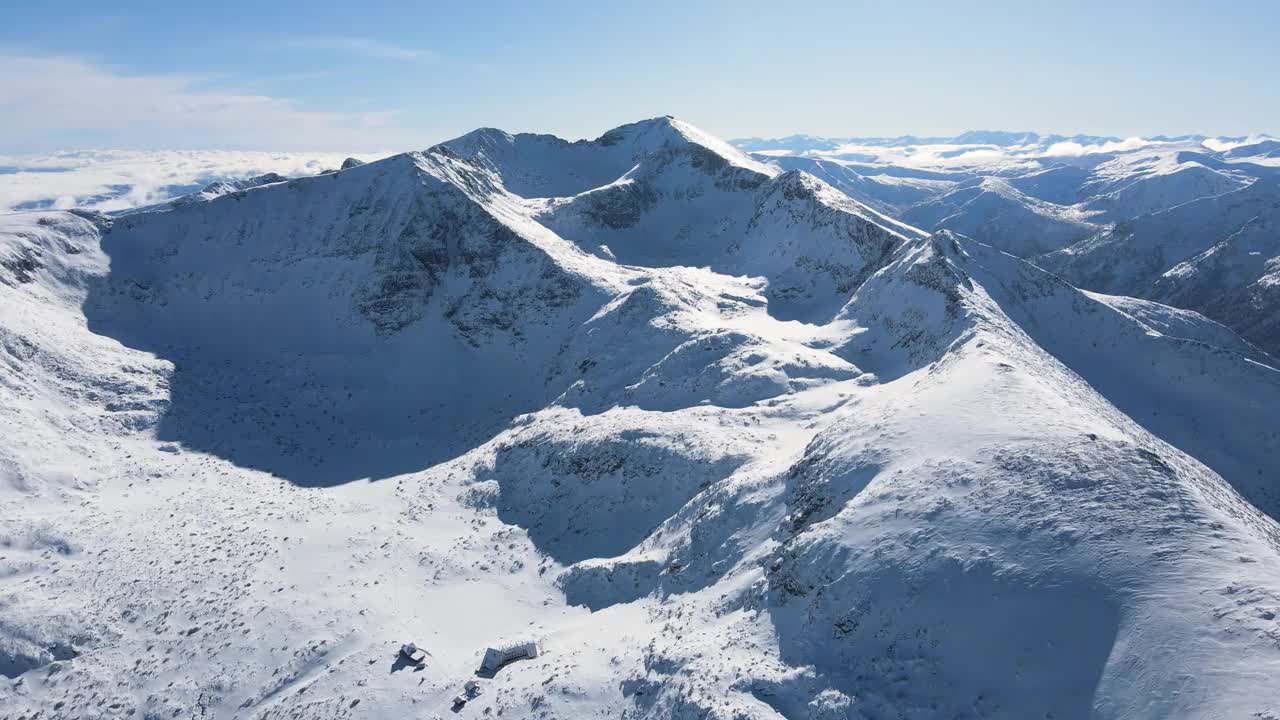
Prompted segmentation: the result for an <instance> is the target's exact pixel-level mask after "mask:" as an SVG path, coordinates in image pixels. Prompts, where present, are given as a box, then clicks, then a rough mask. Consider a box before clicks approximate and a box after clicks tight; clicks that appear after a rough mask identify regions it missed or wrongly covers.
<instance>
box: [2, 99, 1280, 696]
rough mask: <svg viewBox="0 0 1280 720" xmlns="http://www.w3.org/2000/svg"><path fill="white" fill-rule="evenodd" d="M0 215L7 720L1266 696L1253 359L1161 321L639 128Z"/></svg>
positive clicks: (1224, 339)
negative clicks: (409, 659) (165, 207)
mask: <svg viewBox="0 0 1280 720" xmlns="http://www.w3.org/2000/svg"><path fill="white" fill-rule="evenodd" d="M615 172H616V173H617V174H614V173H615ZM596 183H599V184H596ZM559 193H563V194H559ZM0 217H3V224H2V225H0V258H3V260H4V263H3V265H0V268H3V272H4V273H5V274H4V275H3V276H0V279H3V280H4V282H3V284H0V294H2V296H0V332H2V333H3V335H0V337H2V338H3V341H4V342H3V351H4V356H3V357H4V363H3V365H0V371H2V372H3V375H0V379H3V383H4V385H3V387H4V388H5V389H6V391H7V392H8V391H12V394H13V395H14V396H15V401H14V402H6V403H4V404H3V405H0V422H2V423H3V428H4V429H5V430H6V433H5V435H4V437H5V438H6V439H5V440H4V441H3V443H0V452H2V453H3V456H0V459H2V460H3V464H2V465H0V469H2V470H3V472H4V473H5V474H4V475H3V476H0V478H3V480H4V483H3V484H0V503H3V505H2V506H0V538H3V542H2V543H0V607H3V609H4V613H3V615H2V617H0V670H2V671H3V675H4V676H5V677H4V678H0V707H3V708H4V709H5V710H6V712H11V713H12V714H14V716H15V717H24V716H25V717H33V716H36V714H37V712H43V713H44V714H45V715H46V716H47V715H54V716H56V715H58V714H63V715H67V716H72V715H77V714H78V715H81V716H84V715H89V714H92V715H95V716H102V717H128V716H136V717H183V716H191V715H194V716H200V715H201V714H204V715H207V716H215V717H240V718H284V717H294V718H330V717H331V718H354V717H388V716H414V717H418V716H422V717H451V716H453V714H452V713H457V716H459V717H486V716H489V717H494V716H503V717H547V718H550V717H573V718H576V717H632V718H655V719H656V718H669V717H687V718H694V717H697V718H726V719H727V718H783V717H786V718H833V717H855V718H859V717H861V718H872V717H903V718H907V717H934V716H951V717H956V716H969V717H1007V718H1026V717H1048V716H1053V717H1059V718H1070V717H1090V716H1099V717H1152V718H1155V717H1224V718H1225V717H1240V716H1245V717H1248V716H1250V715H1257V716H1259V717H1266V716H1267V714H1277V713H1280V697H1277V694H1276V692H1275V690H1274V689H1273V688H1272V687H1271V683H1269V682H1268V678H1270V677H1271V676H1273V675H1275V674H1276V672H1278V671H1280V647H1278V646H1277V644H1276V640H1275V638H1276V634H1277V633H1278V632H1280V624H1278V623H1277V620H1276V613H1277V611H1278V610H1280V528H1278V527H1277V525H1276V523H1275V521H1274V520H1273V519H1272V518H1271V517H1268V516H1267V515H1266V514H1265V513H1268V512H1269V513H1271V514H1272V515H1273V516H1274V515H1275V514H1276V512H1277V508H1278V506H1280V502H1278V499H1277V496H1276V493H1275V488H1276V487H1277V486H1276V477H1275V474H1274V473H1275V468H1276V467H1277V466H1280V463H1278V462H1277V460H1278V458H1277V457H1276V453H1277V452H1280V451H1278V450H1277V448H1280V442H1277V440H1278V438H1277V437H1276V434H1275V433H1276V430H1275V428H1276V427H1277V423H1275V422H1274V421H1275V419H1276V416H1275V410H1274V408H1275V407H1277V406H1278V405H1277V402H1278V401H1280V380H1278V379H1277V376H1278V375H1280V373H1277V372H1276V371H1275V370H1274V369H1272V368H1271V367H1269V366H1268V365H1267V364H1265V363H1264V362H1261V361H1260V360H1262V359H1265V358H1260V357H1259V356H1257V355H1256V354H1254V353H1253V352H1252V349H1251V348H1250V347H1249V346H1247V345H1246V344H1244V343H1242V342H1241V341H1239V339H1238V338H1236V337H1235V336H1234V335H1232V334H1231V333H1230V332H1229V331H1227V330H1226V329H1225V328H1222V327H1221V326H1217V325H1214V324H1213V323H1210V322H1209V321H1206V320H1204V319H1203V318H1200V317H1199V316H1196V315H1194V314H1193V313H1187V312H1179V311H1174V310H1172V309H1170V308H1166V307H1164V306H1161V305H1158V304H1155V303H1151V302H1144V301H1134V300H1130V299H1125V298H1113V297H1105V296H1097V295H1089V294H1086V293H1083V292H1081V291H1078V290H1076V289H1074V288H1072V287H1071V286H1069V285H1067V284H1065V283H1063V282H1062V281H1060V280H1058V279H1057V278H1055V277H1054V276H1052V275H1049V274H1047V273H1045V272H1043V271H1041V270H1039V269H1037V268H1036V267H1034V266H1032V265H1029V264H1027V263H1025V262H1023V261H1021V260H1018V259H1016V258H1014V257H1012V256H1009V255H1006V254H1003V253H1001V252H999V251H997V250H995V249H993V248H991V247H989V246H986V245H983V244H981V243H977V242H974V241H972V240H969V239H967V238H963V237H960V236H957V235H953V234H950V233H939V234H937V235H934V236H932V237H925V236H924V235H923V234H922V233H920V232H919V231H917V230H915V229H914V228H911V227H909V226H904V225H900V224H896V223H894V222H893V221H890V220H888V219H887V218H884V217H883V216H881V215H880V214H878V213H877V212H875V211H873V210H871V209H868V208H866V207H864V206H862V205H860V204H858V203H856V202H855V201H853V200H851V199H850V198H849V197H848V196H845V195H843V194H841V193H839V192H837V191H836V190H834V189H833V188H831V187H830V186H828V185H827V184H825V183H823V182H822V181H820V180H818V179H815V178H813V177H811V176H808V175H804V174H802V173H799V172H795V171H788V172H779V171H778V170H777V169H775V168H772V167H770V166H768V165H761V164H759V163H757V162H753V161H750V160H749V159H747V160H744V159H743V156H741V155H740V154H736V153H735V152H734V151H732V150H731V149H726V148H725V147H724V146H723V144H721V143H719V142H718V141H714V140H711V139H708V138H706V136H705V135H704V134H702V133H700V132H699V131H696V130H695V129H692V128H690V127H689V126H687V125H685V124H683V123H679V122H678V121H673V120H671V119H667V118H661V119H657V120H652V121H645V122H643V123H637V124H635V125H631V126H625V127H623V128H619V129H618V130H615V131H611V132H610V133H606V134H605V135H604V136H602V138H600V139H598V140H596V141H592V142H588V143H564V142H561V141H557V140H554V139H550V138H542V137H538V136H523V135H515V136H512V135H506V134H505V133H496V132H493V131H478V132H477V133H473V134H472V135H469V136H466V137H464V138H461V139H459V140H457V141H452V142H450V143H446V144H444V145H441V146H437V147H435V148H432V149H429V150H427V151H423V152H421V153H409V154H406V155H401V156H396V157H393V158H388V159H386V160H383V161H378V162H373V163H369V164H367V165H362V166H356V167H349V168H347V169H344V170H342V171H340V172H337V173H334V174H330V175H324V176H319V177H315V178H307V179H300V180H293V181H290V182H287V183H280V184H270V185H266V186H263V187H258V188H253V189H248V190H243V191H237V192H233V193H230V194H227V195H223V196H221V197H217V198H214V199H211V200H206V201H201V202H191V203H185V204H178V205H174V206H172V207H171V208H170V209H169V211H168V212H152V213H143V214H136V215H130V216H127V217H121V218H116V219H108V218H104V217H101V216H81V215H73V214H69V213H43V214H21V215H11V216H0ZM1260 509H1261V511H1260ZM526 638H528V639H536V640H538V641H539V642H540V644H541V647H542V652H541V653H540V655H539V657H538V658H537V659H535V660H529V661H523V662H520V663H516V664H514V665H511V666H509V667H507V668H504V669H503V670H502V671H501V672H499V673H498V674H497V675H496V677H493V678H491V679H488V680H485V681H483V689H482V692H481V694H480V695H479V696H478V697H477V698H475V699H473V700H471V701H469V702H467V703H465V704H464V705H462V706H460V707H459V706H452V698H453V696H454V695H456V694H457V693H458V692H459V691H460V690H461V688H462V684H463V682H464V681H466V680H468V679H471V678H472V677H473V674H474V672H475V670H476V668H477V666H478V663H479V660H480V657H481V655H482V653H483V651H484V648H485V647H486V646H488V645H496V644H498V643H501V642H504V641H510V640H520V639H526ZM408 640H413V641H416V642H417V643H418V644H419V645H421V646H423V647H425V648H426V649H427V650H429V651H430V653H431V655H430V657H429V658H428V659H427V663H426V666H425V667H424V668H421V669H415V668H414V667H412V666H408V665H407V664H406V663H403V662H400V661H397V660H396V658H395V651H396V649H397V648H398V647H399V644H400V643H402V642H405V641H408ZM451 706H452V707H451ZM451 711H452V712H451Z"/></svg>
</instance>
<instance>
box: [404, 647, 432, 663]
mask: <svg viewBox="0 0 1280 720" xmlns="http://www.w3.org/2000/svg"><path fill="white" fill-rule="evenodd" d="M400 657H402V658H404V660H405V662H408V663H410V664H412V665H425V664H426V662H427V651H426V650H423V649H422V648H420V647H418V646H417V645H414V644H413V643H405V644H404V645H401V646H400Z"/></svg>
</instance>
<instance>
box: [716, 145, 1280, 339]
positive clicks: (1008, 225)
mask: <svg viewBox="0 0 1280 720" xmlns="http://www.w3.org/2000/svg"><path fill="white" fill-rule="evenodd" d="M737 144H738V145H739V146H741V147H744V148H750V149H753V150H757V151H758V157H760V158H767V159H768V160H769V161H770V162H773V163H775V164H777V165H779V166H780V167H785V168H787V169H792V170H802V171H806V172H809V173H812V174H814V175H816V176H818V177H821V178H823V179H824V180H826V181H827V182H828V183H830V184H831V185H832V186H833V187H836V188H838V189H840V190H841V191H843V192H845V193H847V194H848V195H850V196H851V197H854V198H856V199H858V200H859V201H860V202H863V203H865V204H867V205H869V206H871V207H874V208H876V209H877V210H878V211H879V212H882V213H884V214H886V215H889V216H891V217H896V218H900V219H902V220H904V221H905V222H908V223H910V224H912V225H914V226H916V227H920V228H922V229H924V230H927V231H936V230H943V229H946V230H953V231H955V232H958V233H962V234H964V235H967V236H969V237H971V238H974V239H976V240H979V241H981V242H984V243H987V244H990V245H993V246H995V247H997V248H999V249H1001V250H1004V251H1006V252H1010V253H1013V254H1015V255H1017V256H1019V257H1022V258H1026V259H1030V260H1032V261H1033V262H1035V263H1037V264H1039V265H1041V266H1042V267H1045V268H1048V269H1051V270H1053V271H1054V272H1058V273H1061V274H1062V275H1063V276H1064V277H1065V278H1067V279H1068V280H1070V281H1071V282H1073V283H1075V284H1077V285H1079V286H1080V287H1083V288H1087V289H1090V290H1095V291H1101V292H1108V293H1118V294H1123V295H1130V296H1136V297H1143V298H1148V299H1152V300H1157V301H1160V302H1165V303H1170V304H1173V305H1175V306H1177V307H1180V308H1185V309H1190V310H1195V311H1198V312H1202V313H1205V314H1207V315H1209V316H1210V317H1212V318H1213V319H1215V320H1218V321H1219V322H1222V323H1225V324H1227V325H1229V326H1230V327H1232V328H1233V329H1235V330H1236V331H1237V332H1239V333H1241V334H1243V335H1244V336H1245V337H1246V338H1247V339H1248V340H1249V341H1250V342H1252V343H1255V344H1257V345H1258V346H1260V347H1262V348H1264V349H1266V350H1267V351H1268V352H1270V353H1272V354H1273V355H1276V354H1280V331H1278V330H1277V328H1276V324H1275V322H1274V320H1272V318H1274V317H1276V316H1277V315H1280V305H1278V304H1277V302H1276V296H1275V293H1274V292H1273V285H1274V283H1270V282H1269V281H1268V280H1267V278H1268V277H1270V276H1271V275H1272V274H1273V273H1274V270H1275V267H1280V235H1277V234H1276V231H1275V230H1274V228H1273V226H1272V225H1271V224H1269V222H1268V218H1269V217H1270V216H1271V215H1274V208H1275V206H1276V205H1277V203H1280V185H1277V182H1280V161H1278V160H1277V159H1276V153H1275V149H1276V141H1275V140H1272V139H1269V138H1265V137H1257V138H1206V137H1203V136H1198V135H1197V136H1182V137H1177V138H1167V137H1160V138H1149V139H1146V138H1130V139H1127V140H1121V139H1119V138H1096V137H1084V136H1077V137H1074V138H1065V137H1062V136H1044V137H1042V136H1039V135H1036V134H1034V133H993V132H980V133H966V134H964V135H962V136H958V137H955V138H924V139H921V138H912V137H906V138H893V139H879V140H878V139H874V138H861V139H856V138H855V139H843V140H824V139H821V138H808V137H807V136H797V137H792V138H783V139H782V140H779V141H776V142H774V141H768V140H761V139H758V138H757V139H751V140H745V141H737ZM1246 226H1247V227H1248V228H1249V229H1248V230H1247V231H1244V230H1243V229H1244V228H1245V227H1246ZM1241 233H1243V234H1241ZM1238 234H1239V238H1238V239H1237V240H1232V241H1230V242H1228V240H1229V239H1231V238H1237V235H1238ZM1233 248H1234V249H1233ZM1157 278H1158V282H1157Z"/></svg>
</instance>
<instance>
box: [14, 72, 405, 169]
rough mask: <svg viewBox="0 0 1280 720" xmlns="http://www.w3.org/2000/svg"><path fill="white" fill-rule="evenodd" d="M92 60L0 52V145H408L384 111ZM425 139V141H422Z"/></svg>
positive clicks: (32, 147)
mask: <svg viewBox="0 0 1280 720" xmlns="http://www.w3.org/2000/svg"><path fill="white" fill-rule="evenodd" d="M203 80H204V79H202V78H194V77H186V76H181V75H155V74H150V75H148V74H135V73H128V72H125V71H122V70H120V69H118V68H114V67H110V66H105V65H101V64H98V63H95V62H92V61H90V60H86V59H83V58H78V57H71V56H63V55H34V54H21V53H15V52H7V51H5V50H4V49H0V118H3V126H4V130H3V133H0V150H2V151H9V152H35V151H39V150H48V149H58V148H65V147H68V146H72V147H85V146H96V147H136V148H141V147H148V148H155V147H205V148H271V149H273V150H297V149H308V150H311V149H326V150H328V149H333V148H344V147H358V148H366V149H368V148H386V147H403V148H412V147H417V146H418V145H419V144H423V143H422V141H421V139H415V138H414V137H413V134H412V133H409V132H408V131H406V130H405V129H404V128H403V127H401V126H399V125H398V124H397V117H396V115H395V113H392V112H323V111H315V110H308V109H304V108H302V107H301V106H300V105H298V104H297V103H296V102H294V101H292V100H288V99H285V98H279V97H272V96H269V95H262V94H251V93H237V92H226V91H211V90H207V89H203V88H202V87H201V83H202V81H203ZM427 144H429V143H427Z"/></svg>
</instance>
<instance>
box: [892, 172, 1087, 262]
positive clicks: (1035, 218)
mask: <svg viewBox="0 0 1280 720" xmlns="http://www.w3.org/2000/svg"><path fill="white" fill-rule="evenodd" d="M903 218H904V219H905V220H906V221H907V222H909V223H911V224H913V225H917V226H919V227H923V228H928V229H931V230H951V231H954V232H958V233H961V234H964V235H967V236H969V237H972V238H974V239H975V240H978V241H981V242H985V243H989V244H991V245H994V246H996V247H998V248H1000V249H1001V250H1005V251H1006V252H1011V253H1013V254H1015V255H1018V256H1019V257H1034V256H1036V255H1040V254H1042V253H1046V252H1050V251H1052V250H1057V249H1058V248H1061V247H1064V246H1066V245H1070V244H1072V243H1074V242H1076V241H1078V240H1081V239H1083V238H1085V237H1087V236H1088V235H1089V234H1090V233H1091V230H1092V229H1093V226H1092V225H1091V224H1090V223H1089V222H1087V221H1086V216H1084V215H1082V214H1081V213H1079V212H1075V211H1072V210H1071V209H1068V208H1063V207H1061V206H1058V205H1054V204H1053V203H1049V202H1044V201H1041V200H1037V199H1035V198H1032V197H1029V196H1026V195H1023V194H1022V193H1021V192H1019V191H1018V190H1017V189H1016V188H1015V187H1013V185H1011V184H1010V183H1008V182H1006V181H1004V180H1001V179H999V178H989V177H988V178H981V179H977V180H971V181H967V182H962V183H959V184H958V185H956V186H955V188H954V189H952V190H950V191H949V192H947V193H945V194H943V195H941V196H939V197H936V198H933V199H932V200H930V201H929V202H928V203H926V204H923V205H919V206H916V207H913V208H911V209H909V210H907V211H906V212H905V213H904V214H903Z"/></svg>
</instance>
